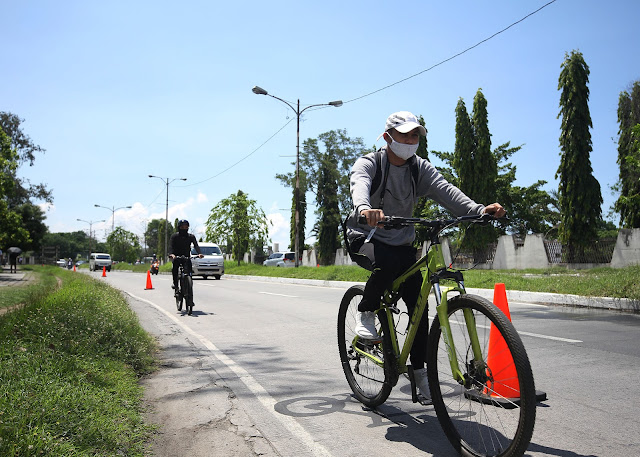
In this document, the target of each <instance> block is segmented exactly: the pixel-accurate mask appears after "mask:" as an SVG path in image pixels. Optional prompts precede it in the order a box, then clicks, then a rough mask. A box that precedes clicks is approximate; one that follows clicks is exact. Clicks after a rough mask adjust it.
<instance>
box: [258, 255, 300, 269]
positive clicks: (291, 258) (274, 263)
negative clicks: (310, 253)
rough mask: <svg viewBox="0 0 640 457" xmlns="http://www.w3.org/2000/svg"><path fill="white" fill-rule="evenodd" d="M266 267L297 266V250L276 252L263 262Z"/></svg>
mask: <svg viewBox="0 0 640 457" xmlns="http://www.w3.org/2000/svg"><path fill="white" fill-rule="evenodd" d="M262 265H264V266H265V267H295V266H296V253H295V252H274V253H273V254H271V255H270V256H269V257H268V258H267V260H265V261H264V262H262Z"/></svg>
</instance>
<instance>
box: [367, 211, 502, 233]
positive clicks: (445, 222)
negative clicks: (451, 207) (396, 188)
mask: <svg viewBox="0 0 640 457" xmlns="http://www.w3.org/2000/svg"><path fill="white" fill-rule="evenodd" d="M493 220H496V218H495V217H494V216H493V215H492V214H487V213H485V214H472V215H467V216H460V217H456V218H455V219H435V220H429V219H422V218H420V217H399V216H385V217H384V218H383V219H382V220H381V221H380V222H378V225H380V226H381V227H383V228H384V229H386V230H391V229H397V228H400V227H408V226H410V225H422V226H425V227H431V228H433V229H436V231H437V232H440V231H442V230H443V229H444V228H446V227H451V226H454V225H458V224H462V223H464V222H479V223H488V222H491V221H493ZM358 223H360V224H366V223H367V218H366V217H364V216H363V215H360V216H358Z"/></svg>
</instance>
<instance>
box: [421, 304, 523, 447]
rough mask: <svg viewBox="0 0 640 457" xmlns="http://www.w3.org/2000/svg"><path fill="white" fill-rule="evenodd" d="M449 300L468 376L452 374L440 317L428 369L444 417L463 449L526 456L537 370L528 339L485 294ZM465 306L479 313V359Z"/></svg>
mask: <svg viewBox="0 0 640 457" xmlns="http://www.w3.org/2000/svg"><path fill="white" fill-rule="evenodd" d="M448 306H449V322H450V325H451V334H452V337H453V340H454V343H455V350H456V356H457V358H458V369H459V370H460V372H462V373H463V374H464V377H465V382H464V383H463V384H461V383H459V382H457V381H456V380H455V379H454V378H453V376H452V374H451V365H450V363H449V357H448V353H447V347H446V344H445V341H444V339H443V338H442V332H441V328H440V322H439V321H438V320H437V319H435V320H434V321H433V324H432V325H431V331H430V334H429V343H428V348H427V373H428V378H429V387H430V390H431V398H432V400H433V406H434V408H435V411H436V414H437V416H438V420H439V421H440V424H441V425H442V428H443V429H444V432H445V434H446V435H447V438H448V439H449V441H450V442H451V444H452V445H453V447H454V448H455V449H456V450H457V451H458V452H459V453H460V454H461V455H464V456H501V457H510V456H521V455H523V454H524V452H525V451H526V450H527V447H528V446H529V442H530V441H531V436H532V434H533V427H534V423H535V418H536V393H535V386H534V380H533V374H532V372H531V366H530V364H529V359H528V357H527V353H526V351H525V349H524V346H523V344H522V341H521V340H520V337H519V335H518V333H517V332H516V330H515V328H514V327H513V325H512V324H511V322H510V321H509V319H507V317H506V316H505V315H504V314H503V313H502V312H501V311H500V310H499V309H498V308H496V307H495V306H494V305H493V304H491V303H490V302H488V301H487V300H485V299H483V298H481V297H478V296H475V295H459V296H457V297H454V298H452V299H450V300H449V302H448ZM464 309H469V310H471V311H472V313H473V316H474V318H475V322H476V329H477V333H478V339H479V341H480V348H481V351H482V360H474V357H473V352H472V349H471V343H470V339H469V333H468V331H467V327H466V323H465V319H464V315H463V310H464ZM501 339H502V340H501ZM490 341H491V343H490ZM505 343H506V344H505ZM490 348H491V349H490Z"/></svg>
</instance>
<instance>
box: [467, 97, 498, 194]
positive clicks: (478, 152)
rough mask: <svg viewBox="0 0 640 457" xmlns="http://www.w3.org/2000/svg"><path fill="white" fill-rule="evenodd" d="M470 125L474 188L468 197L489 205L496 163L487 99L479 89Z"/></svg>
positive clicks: (492, 191)
mask: <svg viewBox="0 0 640 457" xmlns="http://www.w3.org/2000/svg"><path fill="white" fill-rule="evenodd" d="M472 124H473V136H474V138H475V149H474V152H473V168H474V186H473V189H472V190H471V193H470V194H469V196H470V197H472V198H473V199H474V200H475V201H477V202H478V203H485V204H489V203H493V202H494V201H496V200H495V199H496V180H497V179H498V163H497V161H496V158H495V157H494V155H493V154H492V152H491V133H489V115H488V113H487V99H486V98H485V97H484V94H483V93H482V90H481V89H478V92H476V96H475V97H474V99H473V115H472Z"/></svg>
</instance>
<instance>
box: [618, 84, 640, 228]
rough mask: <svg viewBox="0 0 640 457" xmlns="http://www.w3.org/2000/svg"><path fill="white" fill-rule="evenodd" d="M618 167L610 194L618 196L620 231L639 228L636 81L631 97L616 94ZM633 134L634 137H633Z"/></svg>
mask: <svg viewBox="0 0 640 457" xmlns="http://www.w3.org/2000/svg"><path fill="white" fill-rule="evenodd" d="M618 123H619V125H620V128H619V130H618V134H619V136H618V166H619V168H620V174H619V179H618V182H617V183H616V185H615V186H614V190H617V191H619V192H620V196H619V197H618V199H617V201H616V202H615V204H614V210H615V211H616V212H618V213H619V214H620V226H621V227H623V228H639V227H640V167H638V165H637V164H638V154H639V152H638V143H639V141H640V133H639V132H640V81H636V82H634V83H633V86H632V89H631V94H629V93H627V92H622V93H620V97H619V99H618ZM634 132H635V133H634Z"/></svg>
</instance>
